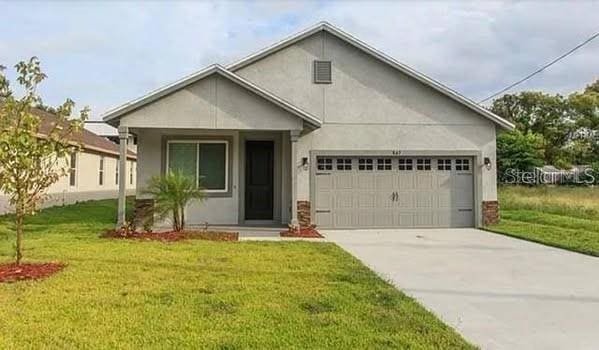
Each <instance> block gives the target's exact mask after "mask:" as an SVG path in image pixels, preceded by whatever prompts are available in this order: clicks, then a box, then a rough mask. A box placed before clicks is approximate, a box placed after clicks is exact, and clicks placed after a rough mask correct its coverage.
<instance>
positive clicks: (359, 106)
mask: <svg viewBox="0 0 599 350" xmlns="http://www.w3.org/2000/svg"><path fill="white" fill-rule="evenodd" d="M315 59H322V60H331V61H332V68H333V73H332V74H333V75H332V77H333V78H332V79H333V83H332V84H314V83H313V82H312V64H313V61H314V60H315ZM236 73H237V74H239V75H241V76H243V77H244V78H246V79H248V80H250V81H252V82H254V83H256V84H257V85H259V86H262V87H264V88H265V89H266V90H269V91H271V92H273V93H275V94H276V95H279V96H281V97H283V98H284V99H286V100H288V101H290V102H291V103H294V104H296V105H298V106H299V107H302V108H304V109H306V110H307V111H308V112H311V113H313V114H315V115H316V116H318V117H319V118H321V119H322V120H323V121H324V125H323V126H322V128H320V129H318V130H314V131H311V132H307V133H305V134H304V135H302V137H301V138H300V140H299V144H298V146H299V147H298V148H299V150H298V154H297V157H298V158H297V160H296V161H297V162H298V163H299V162H300V161H301V158H302V157H309V151H310V150H346V151H347V150H356V151H362V150H380V151H381V152H387V151H390V150H401V151H412V150H414V151H430V153H431V154H432V153H434V152H435V151H445V150H452V151H460V150H462V151H464V152H472V151H479V152H480V154H481V156H482V157H481V159H482V158H484V157H489V158H491V161H492V164H493V168H492V169H491V170H486V169H483V168H482V165H481V164H479V167H478V169H477V170H476V171H477V173H478V176H479V178H480V181H481V184H480V187H481V189H480V190H479V198H477V200H478V201H481V200H495V199H496V198H497V190H496V169H495V124H494V123H492V122H491V121H489V120H488V119H485V118H484V117H482V116H480V115H478V114H476V113H475V112H473V111H471V110H470V109H468V108H466V107H464V106H463V105H461V104H459V103H457V102H455V101H454V100H452V99H450V98H448V97H446V96H444V95H442V94H441V93H439V92H437V91H435V90H433V89H432V88H430V87H428V86H426V85H424V84H422V83H420V82H418V81H416V80H414V79H412V78H410V77H408V76H406V75H405V74H403V73H401V72H398V71H397V70H395V69H394V68H392V67H390V66H388V65H386V64H384V63H382V62H380V61H378V60H376V59H375V58H373V57H371V56H369V55H367V54H366V53H363V52H362V51H360V50H358V49H356V48H354V47H353V46H351V45H349V44H347V43H345V42H343V41H341V40H339V39H337V38H336V37H334V36H332V35H330V34H326V33H324V32H321V33H319V34H316V35H313V36H311V37H308V38H306V39H304V40H302V41H300V42H298V43H296V44H294V45H292V46H290V47H288V48H285V49H283V50H281V51H279V52H276V53H274V54H272V55H270V56H267V57H265V58H263V59H261V60H259V61H256V62H254V63H252V64H251V65H249V66H247V67H244V68H242V69H240V70H238V71H237V72H236ZM298 176H299V178H298V199H299V200H307V199H309V189H310V183H309V181H310V177H309V171H305V170H303V169H301V168H300V169H299V174H298Z"/></svg>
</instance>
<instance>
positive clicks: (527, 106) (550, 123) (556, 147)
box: [491, 91, 576, 165]
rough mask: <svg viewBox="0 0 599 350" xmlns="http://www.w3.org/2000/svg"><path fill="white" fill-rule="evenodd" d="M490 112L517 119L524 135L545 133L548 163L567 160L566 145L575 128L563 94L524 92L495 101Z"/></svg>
mask: <svg viewBox="0 0 599 350" xmlns="http://www.w3.org/2000/svg"><path fill="white" fill-rule="evenodd" d="M491 111H493V112H494V113H495V114H497V115H499V116H501V117H503V118H506V119H508V120H511V121H512V122H514V124H516V129H517V130H519V131H521V132H522V134H523V135H527V134H529V133H533V134H537V135H540V136H542V142H543V145H542V147H543V160H544V161H545V163H547V164H554V165H555V164H558V163H567V161H568V159H567V157H566V152H565V150H564V147H565V146H566V145H567V144H568V143H569V141H570V140H571V138H572V135H573V133H574V132H575V130H576V124H575V118H574V113H572V110H571V106H570V104H569V101H568V99H565V98H564V97H562V96H561V95H548V94H545V93H542V92H530V91H525V92H520V93H518V94H515V95H510V94H508V95H504V96H502V97H501V98H498V99H496V100H494V101H493V105H492V106H491Z"/></svg>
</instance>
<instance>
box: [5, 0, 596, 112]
mask: <svg viewBox="0 0 599 350" xmlns="http://www.w3.org/2000/svg"><path fill="white" fill-rule="evenodd" d="M322 20H326V21H328V22H330V23H332V24H333V25H336V26H338V27H340V28H341V29H343V30H344V31H346V32H349V33H350V34H352V35H354V36H356V37H358V38H359V39H361V40H362V41H364V42H366V43H368V44H369V45H371V46H374V47H376V48H377V49H379V50H381V51H383V52H385V53H386V54H388V55H390V56H392V57H394V58H395V59H397V60H398V61H400V62H402V63H405V64H407V65H409V66H411V67H412V68H415V69H416V70H418V71H420V72H422V73H424V74H426V75H428V76H430V77H432V78H434V79H436V80H438V81H440V82H442V83H443V84H445V85H447V86H449V87H451V88H453V89H454V90H456V91H458V92H460V93H461V94H463V95H465V96H467V97H469V98H471V99H473V100H475V101H479V100H481V99H483V98H485V97H487V96H489V95H491V94H492V93H494V92H496V91H498V90H500V89H502V88H504V87H505V86H507V85H509V84H510V83H512V82H514V81H516V80H518V79H520V78H522V77H524V76H525V75H527V74H528V73H531V72H532V71H534V70H536V69H537V68H540V67H541V66H542V65H543V64H545V63H547V62H549V61H551V60H552V59H554V58H555V57H557V56H559V55H561V54H562V53H564V52H566V51H568V50H569V49H571V48H573V47H574V46H576V45H577V44H579V43H581V42H582V41H584V40H585V39H587V38H588V37H590V36H591V35H593V34H594V33H597V32H599V1H582V0H578V1H567V0H563V1H538V2H526V1H519V2H494V1H477V2H464V1H459V2H451V1H441V2H436V1H378V2H377V1H302V2H300V1H274V0H273V1H170V2H166V1H164V2H162V1H129V2H125V1H99V2H93V1H66V2H57V1H52V2H51V1H48V2H36V1H7V0H0V65H4V66H6V67H8V69H7V71H6V74H7V75H8V77H9V79H11V80H12V81H13V86H14V85H16V82H14V78H15V72H14V69H13V66H14V64H16V63H17V62H18V61H21V60H26V59H28V58H29V57H31V56H37V57H39V58H40V60H41V61H42V68H43V70H44V71H45V72H46V74H47V75H48V79H47V80H46V81H44V83H43V84H42V86H40V89H39V91H40V93H41V95H42V97H43V98H44V101H45V102H46V103H47V104H50V105H58V104H60V103H62V102H63V101H64V99H65V98H67V97H69V98H72V99H73V100H75V102H77V105H78V106H79V107H82V106H89V107H90V108H91V109H92V119H99V117H100V115H101V114H102V113H104V112H106V111H107V110H109V109H110V108H112V107H115V106H118V105H120V104H122V103H125V102H127V101H129V100H131V99H133V98H136V97H139V96H142V95H144V94H146V93H147V92H149V91H151V90H153V89H156V88H159V87H161V86H163V85H166V84H168V83H171V82H173V81H175V80H178V79H179V78H181V77H183V76H185V75H188V74H191V73H193V72H195V71H198V70H201V69H202V68H203V67H205V66H207V65H210V64H213V63H220V64H222V65H226V64H228V63H231V62H234V61H236V60H238V59H240V58H242V57H244V56H247V55H249V54H251V53H253V52H255V51H257V50H259V49H261V48H263V47H265V46H268V45H270V44H272V43H274V42H276V41H278V40H280V39H282V38H285V37H287V36H289V35H291V34H293V33H295V32H298V31H301V30H302V29H304V28H306V27H309V26H311V25H313V24H315V23H317V22H319V21H322ZM596 79H599V39H596V40H594V41H593V42H591V43H590V44H588V45H587V46H585V47H584V48H582V49H580V50H579V51H577V52H576V53H574V54H573V55H571V56H569V57H567V58H566V59H564V60H562V61H560V62H559V63H557V64H556V65H554V66H552V67H550V68H549V69H548V70H546V71H545V72H543V73H541V74H539V75H537V76H535V77H534V78H532V79H530V80H528V81H527V82H526V83H524V84H522V85H520V86H518V87H517V88H516V89H514V90H511V91H509V92H517V91H520V90H542V91H545V92H548V93H560V94H569V93H571V92H573V91H576V90H581V89H583V88H584V87H585V86H586V85H587V84H589V83H590V82H592V81H594V80H596Z"/></svg>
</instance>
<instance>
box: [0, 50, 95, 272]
mask: <svg viewBox="0 0 599 350" xmlns="http://www.w3.org/2000/svg"><path fill="white" fill-rule="evenodd" d="M15 68H16V71H17V82H18V83H19V85H20V86H21V89H22V90H23V93H22V97H16V96H15V94H14V93H13V90H12V89H11V86H10V84H9V81H8V79H7V77H6V75H5V74H4V67H0V169H1V170H0V192H2V193H4V194H6V195H7V196H8V199H9V203H10V204H11V205H12V206H13V207H14V209H15V225H16V249H15V255H16V263H17V264H20V263H21V260H22V258H23V231H24V223H25V218H26V217H27V215H32V214H35V212H36V211H37V210H38V209H39V207H40V204H42V203H43V201H44V200H45V199H46V197H47V194H46V192H47V190H48V188H49V187H50V186H51V185H52V184H54V183H56V182H57V181H58V180H59V179H60V178H61V177H63V176H65V175H66V174H67V172H68V162H67V157H68V155H69V154H70V153H72V152H76V151H77V150H78V149H79V147H80V145H79V143H78V142H77V141H75V139H76V134H77V133H78V132H79V131H80V130H81V128H82V127H83V122H84V121H85V119H86V118H87V115H88V113H89V109H88V108H84V109H83V110H82V111H81V112H80V116H79V118H76V119H69V118H70V116H71V113H72V111H73V108H74V105H75V104H74V102H73V101H72V100H70V99H67V100H66V101H65V102H64V103H63V104H62V105H61V106H59V107H58V108H56V109H55V111H56V113H55V114H54V116H53V117H52V118H46V119H42V118H41V117H40V114H39V113H35V112H36V110H35V108H34V107H35V106H37V105H38V104H39V103H40V102H41V98H40V96H39V95H38V93H37V87H38V85H39V84H40V83H41V82H42V81H43V80H44V79H45V78H46V75H45V74H44V73H43V72H42V70H41V68H40V61H39V60H38V59H37V58H36V57H32V58H31V59H30V60H29V61H26V62H25V61H22V62H19V63H18V64H17V65H15Z"/></svg>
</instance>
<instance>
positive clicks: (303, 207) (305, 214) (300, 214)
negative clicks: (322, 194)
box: [297, 201, 312, 227]
mask: <svg viewBox="0 0 599 350" xmlns="http://www.w3.org/2000/svg"><path fill="white" fill-rule="evenodd" d="M297 220H298V222H299V225H300V227H309V226H310V225H311V224H312V218H311V217H310V201H297Z"/></svg>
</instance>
